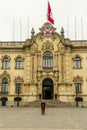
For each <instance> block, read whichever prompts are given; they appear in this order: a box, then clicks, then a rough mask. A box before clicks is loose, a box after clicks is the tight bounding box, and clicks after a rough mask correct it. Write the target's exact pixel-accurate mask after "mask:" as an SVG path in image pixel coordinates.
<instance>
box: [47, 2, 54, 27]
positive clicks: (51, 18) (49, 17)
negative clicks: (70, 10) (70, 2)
mask: <svg viewBox="0 0 87 130" xmlns="http://www.w3.org/2000/svg"><path fill="white" fill-rule="evenodd" d="M47 20H48V21H49V22H50V23H52V24H54V19H53V14H52V11H51V6H50V3H49V1H48V10H47Z"/></svg>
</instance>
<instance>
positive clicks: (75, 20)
mask: <svg viewBox="0 0 87 130" xmlns="http://www.w3.org/2000/svg"><path fill="white" fill-rule="evenodd" d="M76 39H77V19H76V16H75V40H76Z"/></svg>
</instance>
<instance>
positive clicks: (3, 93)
mask: <svg viewBox="0 0 87 130" xmlns="http://www.w3.org/2000/svg"><path fill="white" fill-rule="evenodd" d="M8 93H9V92H7V91H5V92H2V91H1V92H0V94H1V95H8Z"/></svg>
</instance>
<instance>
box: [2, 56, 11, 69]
mask: <svg viewBox="0 0 87 130" xmlns="http://www.w3.org/2000/svg"><path fill="white" fill-rule="evenodd" d="M9 62H10V61H9V59H8V58H4V59H3V61H2V68H3V69H8V68H9Z"/></svg>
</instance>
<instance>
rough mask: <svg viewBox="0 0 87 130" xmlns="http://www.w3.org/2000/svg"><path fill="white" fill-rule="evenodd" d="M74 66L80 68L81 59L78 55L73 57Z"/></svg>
mask: <svg viewBox="0 0 87 130" xmlns="http://www.w3.org/2000/svg"><path fill="white" fill-rule="evenodd" d="M74 68H77V69H79V68H81V59H80V58H79V57H76V58H75V59H74Z"/></svg>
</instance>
